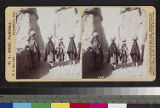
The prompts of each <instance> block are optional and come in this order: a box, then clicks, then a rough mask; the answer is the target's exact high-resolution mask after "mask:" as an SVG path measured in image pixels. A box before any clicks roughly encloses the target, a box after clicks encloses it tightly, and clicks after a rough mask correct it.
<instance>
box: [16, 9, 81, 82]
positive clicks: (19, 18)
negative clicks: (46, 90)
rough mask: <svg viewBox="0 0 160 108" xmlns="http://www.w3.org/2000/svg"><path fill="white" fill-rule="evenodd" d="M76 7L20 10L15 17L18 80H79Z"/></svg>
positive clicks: (78, 37)
mask: <svg viewBox="0 0 160 108" xmlns="http://www.w3.org/2000/svg"><path fill="white" fill-rule="evenodd" d="M80 24H81V20H80V14H79V12H78V10H77V9H76V8H71V7H63V8H61V7H60V8H21V9H20V10H19V11H18V12H17V14H16V62H17V64H16V78H17V79H82V71H81V64H80V53H81V37H80V33H81V31H80V30H81V29H80Z"/></svg>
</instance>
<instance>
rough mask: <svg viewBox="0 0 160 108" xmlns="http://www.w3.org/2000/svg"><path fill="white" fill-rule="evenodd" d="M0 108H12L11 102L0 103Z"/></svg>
mask: <svg viewBox="0 0 160 108" xmlns="http://www.w3.org/2000/svg"><path fill="white" fill-rule="evenodd" d="M0 108H13V104H12V103H0Z"/></svg>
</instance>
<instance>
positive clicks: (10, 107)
mask: <svg viewBox="0 0 160 108" xmlns="http://www.w3.org/2000/svg"><path fill="white" fill-rule="evenodd" d="M0 108H160V104H156V105H154V104H116V103H109V104H107V103H0Z"/></svg>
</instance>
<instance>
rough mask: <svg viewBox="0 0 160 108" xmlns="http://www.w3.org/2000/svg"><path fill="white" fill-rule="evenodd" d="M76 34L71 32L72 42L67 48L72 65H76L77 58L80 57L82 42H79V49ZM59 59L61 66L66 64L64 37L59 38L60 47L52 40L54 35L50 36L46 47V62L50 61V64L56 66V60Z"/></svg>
mask: <svg viewBox="0 0 160 108" xmlns="http://www.w3.org/2000/svg"><path fill="white" fill-rule="evenodd" d="M74 38H75V35H74V34H71V36H70V42H69V45H68V49H67V54H68V57H69V59H70V65H73V64H74V65H75V64H76V60H79V59H80V51H81V48H80V47H81V44H80V43H79V44H78V50H77V47H76V44H75V41H74ZM56 58H57V59H58V62H59V66H64V58H65V45H64V43H63V37H60V38H59V43H58V47H55V45H54V43H53V42H52V36H50V37H48V43H47V45H46V49H45V55H44V62H46V61H47V62H48V63H49V64H50V66H55V60H56Z"/></svg>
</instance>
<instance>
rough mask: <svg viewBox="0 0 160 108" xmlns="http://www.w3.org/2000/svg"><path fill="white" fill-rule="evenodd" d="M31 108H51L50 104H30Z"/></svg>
mask: <svg viewBox="0 0 160 108" xmlns="http://www.w3.org/2000/svg"><path fill="white" fill-rule="evenodd" d="M32 108H51V104H50V103H32Z"/></svg>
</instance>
